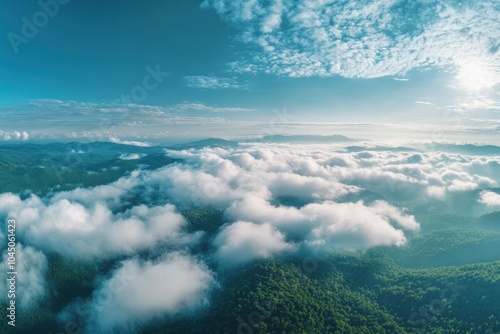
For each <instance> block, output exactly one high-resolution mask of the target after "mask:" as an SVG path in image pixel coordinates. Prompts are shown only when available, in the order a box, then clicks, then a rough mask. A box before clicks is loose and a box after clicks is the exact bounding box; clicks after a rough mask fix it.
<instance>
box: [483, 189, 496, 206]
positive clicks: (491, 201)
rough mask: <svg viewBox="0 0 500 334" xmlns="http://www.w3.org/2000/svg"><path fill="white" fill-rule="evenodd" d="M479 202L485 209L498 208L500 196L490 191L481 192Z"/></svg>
mask: <svg viewBox="0 0 500 334" xmlns="http://www.w3.org/2000/svg"><path fill="white" fill-rule="evenodd" d="M479 196H480V197H479V202H480V203H482V204H484V205H486V206H487V207H500V195H499V194H497V193H494V192H492V191H486V190H485V191H482V192H481V194H480V195H479Z"/></svg>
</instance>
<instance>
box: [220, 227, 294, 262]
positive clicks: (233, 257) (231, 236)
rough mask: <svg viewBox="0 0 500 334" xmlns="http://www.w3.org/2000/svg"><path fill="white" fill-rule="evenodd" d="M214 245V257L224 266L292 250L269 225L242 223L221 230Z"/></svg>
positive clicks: (281, 235)
mask: <svg viewBox="0 0 500 334" xmlns="http://www.w3.org/2000/svg"><path fill="white" fill-rule="evenodd" d="M214 244H215V246H216V247H217V252H216V253H215V257H216V258H217V260H218V261H219V263H221V264H223V265H224V266H232V265H235V264H240V263H246V262H248V261H251V260H254V259H267V258H270V257H273V256H274V255H277V254H280V253H282V252H284V251H286V250H291V249H293V246H292V245H290V244H288V243H287V242H286V241H285V236H284V235H283V234H282V233H281V232H279V231H278V230H277V229H276V228H274V227H273V226H271V225H270V224H262V225H257V224H253V223H249V222H243V221H239V222H236V223H234V224H231V225H229V226H226V227H225V228H223V229H222V231H221V232H220V233H219V234H218V235H217V237H216V238H215V241H214Z"/></svg>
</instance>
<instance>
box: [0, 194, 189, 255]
mask: <svg viewBox="0 0 500 334" xmlns="http://www.w3.org/2000/svg"><path fill="white" fill-rule="evenodd" d="M73 196H74V195H73ZM69 197H71V195H70V196H69ZM0 202H2V205H0V210H1V209H2V208H5V206H7V205H8V204H7V205H6V203H9V204H10V205H8V206H9V210H8V213H9V215H10V216H12V217H16V218H17V219H18V220H19V221H22V222H23V224H22V225H20V226H19V228H18V234H19V236H20V237H22V238H23V241H24V242H27V243H29V244H30V245H34V246H36V247H38V248H39V249H41V250H44V251H46V252H57V253H60V254H63V255H64V256H69V257H72V258H76V259H83V260H91V259H106V258H113V257H116V256H118V255H133V254H135V253H136V252H138V251H142V250H147V249H153V248H154V247H156V246H159V245H170V246H172V247H174V246H179V245H183V244H185V243H192V242H194V241H195V240H196V236H187V235H184V234H183V233H182V231H181V228H182V227H183V225H185V223H186V222H185V219H184V218H183V217H182V216H181V215H180V214H179V213H177V211H176V209H175V207H174V206H172V205H170V204H165V205H163V206H155V207H147V206H145V205H137V206H134V207H132V208H130V209H128V210H126V211H125V212H120V213H116V214H114V213H113V212H112V211H111V210H110V208H109V207H107V206H106V204H104V203H101V202H95V203H93V204H92V205H88V206H86V205H84V204H82V203H79V202H76V201H71V200H69V199H58V198H54V199H52V200H51V201H50V202H49V203H47V204H46V203H44V202H43V201H42V200H41V199H40V198H38V197H36V196H35V195H32V196H31V197H30V198H28V199H26V200H21V199H19V198H15V197H13V196H12V195H8V194H7V195H2V196H1V197H0ZM4 210H5V209H4Z"/></svg>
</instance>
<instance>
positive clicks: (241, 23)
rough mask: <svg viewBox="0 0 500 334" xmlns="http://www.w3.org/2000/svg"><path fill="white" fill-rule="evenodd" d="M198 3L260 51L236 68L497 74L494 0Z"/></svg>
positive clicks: (365, 74) (480, 79) (474, 77)
mask: <svg viewBox="0 0 500 334" xmlns="http://www.w3.org/2000/svg"><path fill="white" fill-rule="evenodd" d="M202 8H205V9H213V10H215V11H216V12H217V13H218V14H219V15H220V16H221V17H222V19H223V20H225V21H226V22H228V23H229V24H231V25H232V26H234V27H235V28H236V29H237V30H238V31H239V37H240V40H241V41H242V42H243V43H247V44H249V45H250V46H253V47H256V48H257V50H258V51H260V52H254V54H255V55H254V56H250V57H248V58H246V59H245V60H242V61H238V62H235V63H234V64H233V65H232V66H233V68H234V69H235V70H236V71H241V72H257V71H258V72H265V73H275V74H279V75H286V76H292V77H308V76H334V75H341V76H344V77H348V78H373V77H381V76H387V75H401V74H405V73H407V72H408V71H410V70H412V69H415V68H427V67H429V66H438V67H448V66H455V67H456V68H457V79H458V80H459V82H461V83H463V84H469V85H472V86H474V87H471V88H477V87H479V86H480V87H493V86H494V85H496V84H497V83H499V82H500V72H499V70H498V64H499V60H500V58H499V53H498V52H497V51H498V32H497V29H496V28H495V27H496V21H497V16H498V14H497V13H498V6H497V4H496V2H495V1H493V0H481V1H474V2H471V1H467V2H456V1H452V0H437V1H426V2H422V1H414V2H409V1H396V0H370V1H336V0H325V1H314V0H306V1H283V0H273V1H263V0H255V1H246V0H205V1H204V2H203V4H202ZM450 50H453V52H450Z"/></svg>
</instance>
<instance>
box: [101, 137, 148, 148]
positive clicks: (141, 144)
mask: <svg viewBox="0 0 500 334" xmlns="http://www.w3.org/2000/svg"><path fill="white" fill-rule="evenodd" d="M109 141H110V142H112V143H116V144H122V145H131V146H138V147H151V146H152V145H151V144H149V143H144V142H140V141H135V140H120V138H117V137H109Z"/></svg>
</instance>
